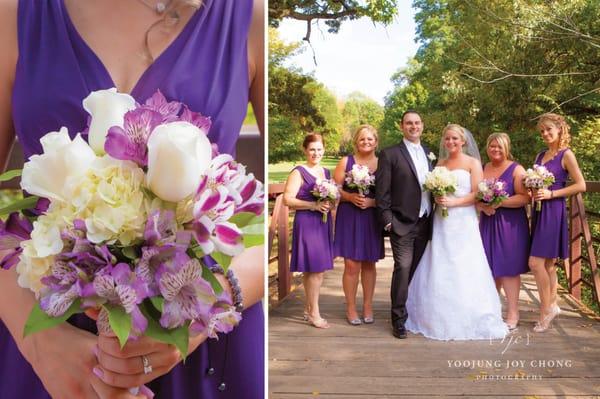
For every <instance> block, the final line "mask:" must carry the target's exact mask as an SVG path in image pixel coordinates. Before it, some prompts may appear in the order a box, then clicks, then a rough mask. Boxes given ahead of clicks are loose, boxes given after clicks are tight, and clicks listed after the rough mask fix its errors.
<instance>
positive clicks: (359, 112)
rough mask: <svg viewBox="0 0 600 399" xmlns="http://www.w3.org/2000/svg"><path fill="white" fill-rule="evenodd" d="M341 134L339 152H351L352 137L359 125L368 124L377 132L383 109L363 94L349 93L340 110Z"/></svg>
mask: <svg viewBox="0 0 600 399" xmlns="http://www.w3.org/2000/svg"><path fill="white" fill-rule="evenodd" d="M342 119H343V133H342V142H341V144H340V152H341V153H342V154H349V153H351V152H352V150H353V148H352V135H353V134H354V131H355V130H356V128H357V127H358V126H360V125H364V124H368V125H371V126H373V127H375V128H376V129H378V130H379V127H380V126H381V122H382V121H383V107H382V106H381V105H379V104H378V103H377V101H375V100H373V99H371V98H369V97H367V96H366V95H364V94H363V93H360V92H354V93H350V95H348V97H347V98H346V101H345V102H344V104H343V108H342Z"/></svg>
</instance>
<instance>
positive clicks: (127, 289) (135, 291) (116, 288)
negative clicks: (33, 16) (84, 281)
mask: <svg viewBox="0 0 600 399" xmlns="http://www.w3.org/2000/svg"><path fill="white" fill-rule="evenodd" d="M94 290H95V291H96V294H97V295H98V296H99V297H100V298H103V299H104V300H105V301H106V302H108V303H110V304H113V305H119V306H122V307H123V309H125V312H126V313H128V314H130V315H131V317H132V324H133V331H134V335H140V334H141V333H143V332H144V331H145V330H146V327H147V325H148V321H147V320H146V318H145V317H144V315H143V314H142V312H141V311H140V309H139V307H138V305H139V304H140V303H142V301H143V300H144V299H145V298H146V297H147V296H148V292H147V286H146V284H145V282H144V281H143V280H142V279H141V278H140V277H139V276H137V275H136V273H134V272H132V271H131V269H130V267H129V265H128V264H126V263H119V264H117V265H116V266H114V267H113V266H112V265H108V266H106V267H105V268H104V269H102V270H100V271H99V272H98V273H97V275H96V277H95V278H94Z"/></svg>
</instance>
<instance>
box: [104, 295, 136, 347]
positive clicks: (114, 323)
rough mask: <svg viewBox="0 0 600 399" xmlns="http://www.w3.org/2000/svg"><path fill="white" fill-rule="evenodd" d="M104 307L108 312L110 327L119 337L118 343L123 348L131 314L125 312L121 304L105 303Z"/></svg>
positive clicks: (129, 326)
mask: <svg viewBox="0 0 600 399" xmlns="http://www.w3.org/2000/svg"><path fill="white" fill-rule="evenodd" d="M104 309H106V311H107V312H108V322H109V324H110V328H111V329H112V330H113V331H114V333H115V335H116V336H117V338H118V339H119V345H121V349H123V347H124V346H125V344H126V343H127V339H128V338H129V333H130V332H131V315H130V314H128V313H126V312H125V309H123V307H122V306H118V305H110V304H106V305H104Z"/></svg>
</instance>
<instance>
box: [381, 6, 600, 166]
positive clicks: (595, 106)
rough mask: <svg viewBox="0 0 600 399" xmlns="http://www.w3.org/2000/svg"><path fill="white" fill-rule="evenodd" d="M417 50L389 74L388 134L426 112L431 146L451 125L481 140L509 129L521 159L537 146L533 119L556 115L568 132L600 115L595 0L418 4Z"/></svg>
mask: <svg viewBox="0 0 600 399" xmlns="http://www.w3.org/2000/svg"><path fill="white" fill-rule="evenodd" d="M413 5H414V7H416V8H417V9H418V12H417V14H416V22H417V40H418V42H419V43H420V47H419V50H418V52H417V54H416V55H415V57H414V60H413V63H412V65H411V66H410V67H409V68H407V69H405V70H402V71H399V73H398V74H397V76H395V77H394V86H395V87H394V90H393V91H392V92H391V93H390V95H388V97H387V98H386V109H385V111H386V116H385V119H384V128H383V129H384V130H385V132H386V134H390V133H391V132H393V127H394V126H393V123H394V122H395V121H396V119H397V117H398V115H399V114H401V112H403V111H404V110H406V108H409V107H410V108H416V109H417V110H420V111H421V113H422V114H423V118H424V122H425V127H426V134H425V140H426V141H427V142H428V144H430V145H432V146H434V148H437V145H438V144H439V135H440V133H441V131H442V129H443V127H444V125H446V124H447V123H449V122H456V123H459V124H461V125H463V126H466V127H467V128H469V129H470V130H471V131H472V132H473V133H474V136H475V138H476V140H477V141H478V143H479V144H480V146H482V145H483V144H484V143H485V138H486V137H487V136H488V135H489V134H490V133H492V132H494V131H506V132H507V133H509V134H510V136H511V139H512V142H513V149H514V153H515V155H516V157H517V159H518V160H519V161H520V162H522V163H523V164H525V165H527V164H530V163H531V162H533V157H534V156H535V153H536V152H537V151H539V149H540V148H541V147H542V145H543V144H542V143H541V140H540V138H539V134H537V133H536V128H535V124H536V118H537V117H538V116H539V115H540V114H542V113H543V112H548V111H553V112H559V113H562V114H564V115H565V116H567V118H569V120H570V122H571V124H572V126H573V132H574V136H577V134H578V131H579V129H580V128H581V126H582V125H583V124H585V123H586V122H587V121H588V120H590V119H591V118H594V117H595V116H596V115H598V114H599V113H600V88H599V82H600V2H597V1H590V0H574V1H569V2H564V1H559V0H548V1H537V0H496V1H493V2H489V1H484V0H415V1H414V3H413Z"/></svg>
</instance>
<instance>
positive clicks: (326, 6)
mask: <svg viewBox="0 0 600 399" xmlns="http://www.w3.org/2000/svg"><path fill="white" fill-rule="evenodd" d="M396 12H397V1H396V0H366V1H358V0H311V1H307V0H270V1H269V24H270V25H271V26H273V27H278V26H279V22H280V21H281V20H282V19H283V18H292V19H296V20H300V21H307V22H308V24H311V22H312V21H313V20H324V21H325V25H327V31H328V32H330V33H337V32H338V31H339V29H340V26H341V24H342V22H344V21H348V20H354V19H358V18H361V17H367V18H370V19H371V20H372V21H373V22H380V23H382V24H384V25H387V24H389V23H391V22H392V21H393V20H394V16H395V15H396ZM309 37H310V31H309V30H308V31H307V36H306V40H308V39H309Z"/></svg>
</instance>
